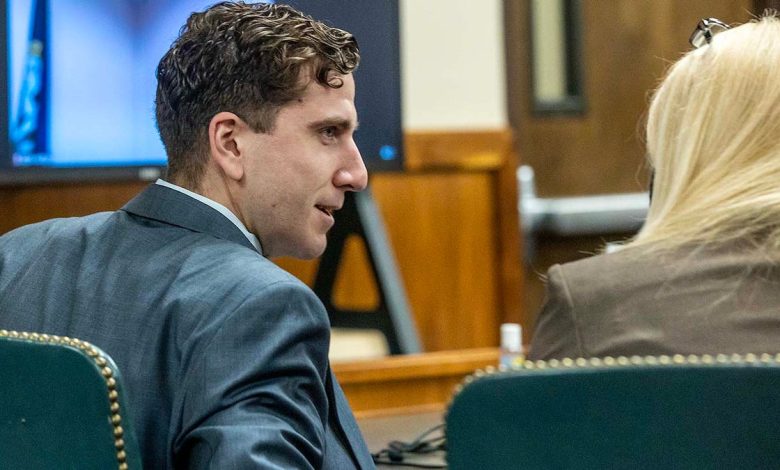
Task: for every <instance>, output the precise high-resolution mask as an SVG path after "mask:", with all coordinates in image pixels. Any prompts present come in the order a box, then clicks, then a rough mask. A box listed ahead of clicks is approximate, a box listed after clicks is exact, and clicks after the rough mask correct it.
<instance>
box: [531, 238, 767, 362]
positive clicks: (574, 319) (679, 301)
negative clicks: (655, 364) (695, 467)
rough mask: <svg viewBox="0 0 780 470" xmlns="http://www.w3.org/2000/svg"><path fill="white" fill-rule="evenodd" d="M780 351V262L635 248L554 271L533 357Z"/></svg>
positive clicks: (737, 254)
mask: <svg viewBox="0 0 780 470" xmlns="http://www.w3.org/2000/svg"><path fill="white" fill-rule="evenodd" d="M750 352H753V353H763V352H768V353H777V352H780V264H778V262H777V261H772V260H770V259H767V258H766V257H764V256H761V255H760V254H757V253H751V252H750V251H748V250H746V249H740V248H737V247H735V248H734V249H723V248H721V249H709V250H692V249H689V250H678V251H675V252H674V253H668V254H665V255H659V254H648V253H646V252H645V251H644V250H642V249H639V248H635V249H631V248H627V249H624V250H622V251H618V252H615V253H610V254H603V255H598V256H594V257H592V258H587V259H584V260H580V261H576V262H573V263H568V264H564V265H556V266H553V267H552V268H550V270H549V274H548V284H547V301H546V304H545V306H544V308H543V309H542V311H541V313H540V315H539V318H538V320H537V327H536V331H535V334H534V337H533V341H532V344H531V349H530V352H529V357H530V358H532V359H550V358H563V357H590V356H598V357H603V356H619V355H626V356H630V355H648V354H653V355H659V354H675V353H680V354H709V353H750Z"/></svg>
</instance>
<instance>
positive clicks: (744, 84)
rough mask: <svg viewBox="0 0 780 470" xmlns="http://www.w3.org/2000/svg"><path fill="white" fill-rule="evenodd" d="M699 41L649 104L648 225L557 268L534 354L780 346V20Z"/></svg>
mask: <svg viewBox="0 0 780 470" xmlns="http://www.w3.org/2000/svg"><path fill="white" fill-rule="evenodd" d="M691 43H692V44H693V45H694V46H695V47H696V48H695V49H694V50H692V51H691V52H689V53H688V54H686V55H685V56H684V57H683V58H682V59H681V60H680V61H678V62H677V63H676V64H675V65H674V66H672V67H671V69H670V70H669V72H668V75H667V76H666V78H665V79H664V81H663V82H662V83H661V85H660V87H659V88H658V90H657V91H656V92H655V95H654V96H653V99H652V102H651V106H650V111H649V115H648V122H647V150H648V158H649V163H650V165H651V167H652V169H653V173H654V180H653V183H652V202H651V204H650V210H649V213H648V216H647V220H646V222H645V225H644V227H643V228H642V230H641V231H640V233H639V234H638V235H637V236H636V237H635V238H634V239H633V240H632V241H630V242H629V243H627V244H626V245H625V246H624V247H623V248H622V249H621V250H619V251H617V252H613V253H608V254H602V255H599V256H594V257H592V258H589V259H585V260H581V261H577V262H574V263H569V264H564V265H556V266H553V267H552V268H551V269H550V271H549V274H548V286H547V302H546V304H545V306H544V308H543V310H542V312H541V314H540V316H539V319H538V321H537V329H536V333H535V335H534V339H533V342H532V345H531V351H530V356H531V357H533V358H553V357H558V358H560V357H578V356H585V357H588V356H605V355H633V354H640V355H644V354H666V353H699V354H701V353H719V352H724V353H734V352H736V353H747V352H780V19H778V18H777V17H775V15H767V16H765V17H763V18H761V19H759V20H756V21H754V22H751V23H748V24H744V25H741V26H738V27H735V28H732V29H729V28H728V27H727V26H726V25H725V24H723V23H721V22H719V21H718V20H714V19H707V20H702V21H701V22H700V23H699V25H698V26H697V29H696V31H695V32H694V35H693V36H692V37H691Z"/></svg>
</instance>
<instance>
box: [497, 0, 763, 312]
mask: <svg viewBox="0 0 780 470" xmlns="http://www.w3.org/2000/svg"><path fill="white" fill-rule="evenodd" d="M504 4H505V18H506V33H507V34H506V38H507V48H506V49H507V85H508V86H507V92H508V99H509V103H508V105H509V116H510V122H511V124H512V127H513V129H514V131H515V132H516V134H517V138H518V146H519V152H520V154H521V155H522V163H523V164H528V165H531V166H532V167H533V169H534V171H535V173H536V186H537V188H536V189H537V193H538V195H539V196H540V197H560V196H581V195H590V194H601V193H621V192H637V191H644V190H645V189H646V183H647V174H646V172H645V169H644V166H645V165H644V146H643V137H642V133H643V129H644V118H645V113H646V108H647V103H648V101H649V96H650V92H651V90H653V89H654V88H655V86H656V85H657V83H658V81H659V80H660V78H661V77H662V76H663V73H664V71H665V70H666V68H667V67H668V65H669V64H670V63H672V62H673V61H675V60H676V59H677V58H679V57H680V55H681V54H682V53H684V52H686V51H688V50H689V49H690V45H689V44H688V38H689V36H690V34H691V32H692V31H693V28H694V27H695V26H696V24H697V22H698V21H699V19H700V18H703V17H711V16H714V17H718V18H720V19H722V20H724V21H726V22H744V21H747V20H749V19H750V16H751V10H752V9H753V7H754V6H753V0H688V1H685V2H680V1H677V0H614V1H610V2H604V1H599V0H582V2H581V4H582V9H583V10H582V21H583V25H582V28H581V30H582V38H581V39H582V48H581V50H582V64H583V80H584V86H585V99H586V103H587V109H586V112H585V113H584V114H582V115H569V116H567V115H546V116H540V115H535V114H534V113H533V111H532V109H531V95H530V89H531V86H530V77H531V73H530V57H529V51H530V44H529V38H530V34H529V31H528V14H529V11H528V7H529V1H528V0H522V1H508V2H505V3H504ZM621 236H622V235H618V236H617V237H618V238H619V237H621ZM614 238H615V236H614V235H607V236H605V237H604V239H606V240H608V239H614ZM594 244H597V245H601V244H602V243H601V240H600V239H599V237H595V238H594V237H589V238H583V239H581V240H580V241H579V242H577V241H574V242H573V241H572V240H560V239H559V240H555V239H544V238H543V239H540V240H539V241H538V245H537V251H538V253H539V257H538V258H537V262H536V263H535V265H534V266H530V267H526V271H525V276H526V277H525V286H526V287H525V290H524V303H523V306H524V309H525V311H527V312H529V314H530V315H531V316H534V315H535V313H536V312H537V311H538V309H539V307H540V306H541V303H542V295H541V293H543V291H544V286H543V285H542V284H541V281H540V280H539V274H540V273H545V272H546V271H547V268H548V267H549V266H550V264H553V263H557V262H564V261H568V260H573V259H577V258H582V257H584V256H587V255H588V254H591V253H593V252H594V246H593V245H594Z"/></svg>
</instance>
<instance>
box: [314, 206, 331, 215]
mask: <svg viewBox="0 0 780 470" xmlns="http://www.w3.org/2000/svg"><path fill="white" fill-rule="evenodd" d="M314 207H316V208H317V210H319V211H321V212H324V213H325V214H327V215H328V216H330V217H333V212H334V211H335V210H336V208H335V207H331V206H321V205H319V204H317V205H315V206H314Z"/></svg>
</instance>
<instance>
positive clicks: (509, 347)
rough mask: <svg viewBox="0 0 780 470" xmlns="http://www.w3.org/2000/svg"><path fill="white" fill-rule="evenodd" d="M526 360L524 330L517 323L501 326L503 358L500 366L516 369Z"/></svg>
mask: <svg viewBox="0 0 780 470" xmlns="http://www.w3.org/2000/svg"><path fill="white" fill-rule="evenodd" d="M524 360H525V356H523V328H522V327H521V326H520V325H519V324H517V323H504V324H502V325H501V358H500V360H499V366H504V367H510V368H511V367H515V366H519V365H520V364H522V363H523V361H524Z"/></svg>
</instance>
